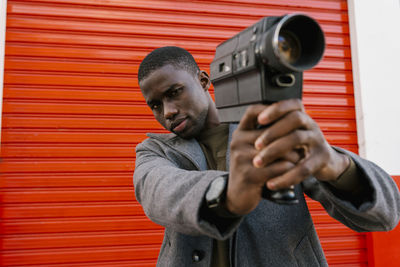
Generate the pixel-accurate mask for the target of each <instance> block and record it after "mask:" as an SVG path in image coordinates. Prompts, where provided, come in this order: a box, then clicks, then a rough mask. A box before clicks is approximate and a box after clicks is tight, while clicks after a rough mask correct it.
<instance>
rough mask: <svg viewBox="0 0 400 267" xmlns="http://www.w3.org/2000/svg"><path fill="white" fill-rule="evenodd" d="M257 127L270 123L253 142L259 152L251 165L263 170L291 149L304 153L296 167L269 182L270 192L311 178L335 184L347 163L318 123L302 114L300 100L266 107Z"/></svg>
mask: <svg viewBox="0 0 400 267" xmlns="http://www.w3.org/2000/svg"><path fill="white" fill-rule="evenodd" d="M257 122H258V124H260V125H266V124H272V125H271V126H269V127H268V128H267V129H266V130H265V131H263V133H262V134H261V135H260V136H258V138H257V139H256V140H255V148H256V149H257V151H258V153H257V155H256V156H255V157H254V159H253V164H254V166H256V167H258V168H264V167H265V166H268V165H269V164H271V163H272V162H274V161H275V160H276V158H282V157H283V156H284V155H286V154H287V153H290V152H291V151H293V150H298V151H303V158H302V159H301V160H300V161H299V162H298V163H297V164H296V166H295V167H294V168H292V169H290V170H289V171H287V172H285V173H282V174H281V175H279V176H277V177H274V178H273V179H270V180H269V181H268V182H267V187H268V188H269V189H271V190H277V189H283V188H288V187H289V186H291V185H296V184H299V183H300V182H302V181H303V180H305V179H307V178H308V177H309V176H311V175H313V176H315V177H316V178H317V179H319V180H321V181H334V180H336V179H337V178H338V177H339V176H340V174H342V173H343V172H344V171H345V170H346V168H347V167H348V166H349V164H350V159H349V158H348V157H347V156H345V155H343V154H341V153H338V152H336V151H335V150H334V149H333V148H332V147H331V146H330V145H329V144H328V142H327V141H326V140H325V137H324V135H323V134H322V132H321V130H320V128H319V127H318V125H317V123H316V122H315V121H314V120H313V119H312V118H311V117H310V116H308V115H307V114H306V113H305V111H304V106H303V104H302V102H301V100H298V99H290V100H284V101H280V102H277V103H274V104H272V105H270V106H268V107H266V108H265V109H264V110H263V111H262V112H260V113H259V115H258V117H257Z"/></svg>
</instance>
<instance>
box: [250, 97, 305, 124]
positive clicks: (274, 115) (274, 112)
mask: <svg viewBox="0 0 400 267" xmlns="http://www.w3.org/2000/svg"><path fill="white" fill-rule="evenodd" d="M295 110H299V111H304V106H303V102H302V101H301V100H300V99H295V98H294V99H288V100H282V101H279V102H275V103H273V104H272V105H270V106H268V108H266V109H265V110H263V111H262V112H261V113H260V115H259V116H258V118H257V121H258V124H260V125H267V124H270V123H272V122H274V121H276V120H278V119H280V118H281V117H283V116H285V115H286V114H287V113H289V112H292V111H295Z"/></svg>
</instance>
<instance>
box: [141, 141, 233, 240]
mask: <svg viewBox="0 0 400 267" xmlns="http://www.w3.org/2000/svg"><path fill="white" fill-rule="evenodd" d="M157 146H158V147H157ZM184 161H186V162H188V160H187V159H185V158H183V157H181V158H179V155H177V154H176V153H169V152H166V151H165V150H163V149H161V147H160V146H159V145H158V144H157V142H155V141H152V140H151V139H147V140H146V141H144V142H143V143H141V144H139V145H138V146H137V147H136V163H135V164H136V166H135V171H134V177H133V180H134V186H135V195H136V199H137V201H139V202H140V204H141V205H142V207H143V209H144V212H145V213H146V215H147V217H149V218H150V219H151V220H152V221H154V222H155V223H157V224H160V225H162V226H164V227H167V228H169V229H171V230H173V231H176V232H180V233H183V234H188V235H207V236H210V237H212V238H216V239H226V238H228V237H229V236H230V235H232V234H233V232H234V231H235V229H236V228H237V227H238V225H239V224H240V220H232V222H231V223H230V225H229V227H226V228H224V230H223V231H222V230H221V228H220V227H217V226H216V225H215V224H213V223H212V222H210V221H208V220H205V219H204V218H203V217H202V216H201V213H202V207H204V206H202V205H203V203H204V195H205V192H206V190H207V188H208V186H209V185H210V183H211V181H213V180H214V179H215V178H217V177H219V176H221V175H223V174H225V173H226V172H222V171H213V170H209V171H198V170H196V168H195V167H194V166H193V164H192V167H191V169H192V170H187V168H186V169H185V168H182V164H187V165H190V162H189V163H183V162H184Z"/></svg>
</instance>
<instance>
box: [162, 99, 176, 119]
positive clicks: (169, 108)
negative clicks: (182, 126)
mask: <svg viewBox="0 0 400 267" xmlns="http://www.w3.org/2000/svg"><path fill="white" fill-rule="evenodd" d="M163 106H164V117H165V119H167V120H168V119H173V118H174V116H175V115H176V114H178V108H177V107H176V105H175V104H174V103H172V102H169V101H165V102H164V104H163Z"/></svg>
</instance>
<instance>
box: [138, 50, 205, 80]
mask: <svg viewBox="0 0 400 267" xmlns="http://www.w3.org/2000/svg"><path fill="white" fill-rule="evenodd" d="M168 64H171V65H172V66H174V67H175V68H177V69H183V70H186V71H188V72H190V73H192V74H193V75H196V74H197V73H198V71H199V70H200V69H199V66H198V65H197V63H196V61H195V60H194V58H193V56H192V54H190V53H189V52H188V51H187V50H185V49H183V48H181V47H177V46H164V47H160V48H157V49H155V50H153V51H152V52H150V53H149V54H148V55H147V56H146V57H145V58H144V59H143V61H142V63H140V66H139V72H138V80H139V83H140V82H141V81H142V80H143V79H145V78H146V77H147V76H149V75H150V74H151V73H152V72H153V71H155V70H157V69H159V68H161V67H163V66H165V65H168Z"/></svg>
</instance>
